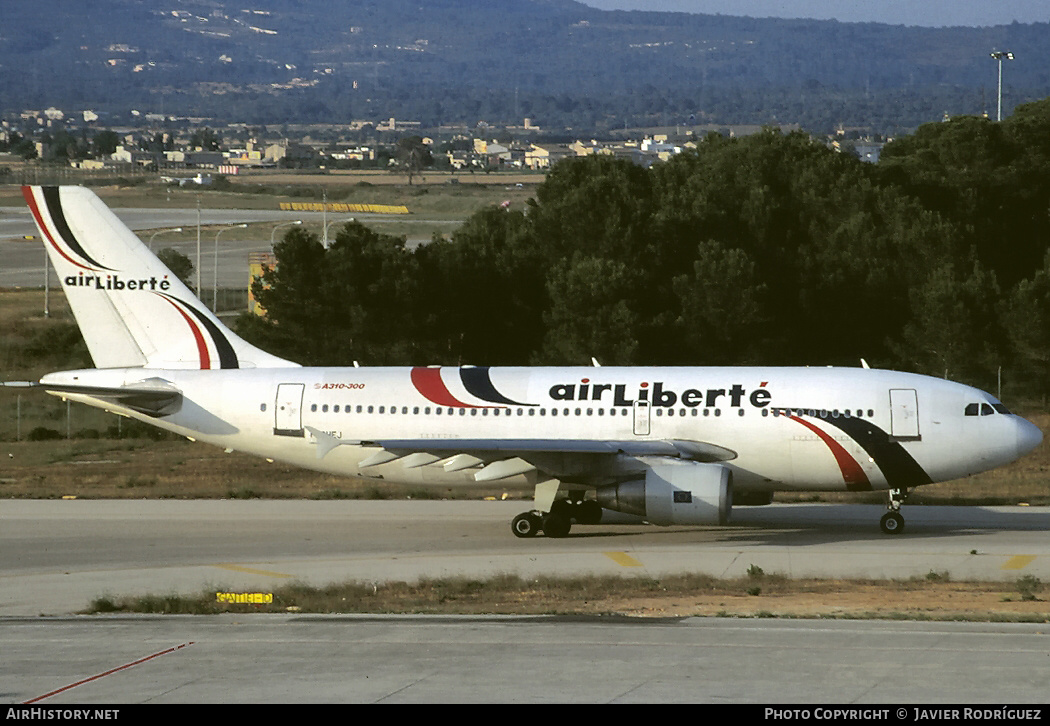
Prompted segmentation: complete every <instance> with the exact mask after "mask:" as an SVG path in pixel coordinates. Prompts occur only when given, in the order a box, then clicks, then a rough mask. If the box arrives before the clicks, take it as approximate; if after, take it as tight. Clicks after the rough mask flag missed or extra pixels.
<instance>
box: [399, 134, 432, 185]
mask: <svg viewBox="0 0 1050 726" xmlns="http://www.w3.org/2000/svg"><path fill="white" fill-rule="evenodd" d="M395 158H396V159H397V168H398V169H399V170H400V171H402V172H403V173H405V174H407V175H408V183H409V185H411V184H412V178H413V177H414V176H415V175H416V174H418V173H420V172H421V171H423V169H425V168H428V167H431V166H433V165H434V158H433V157H432V156H431V154H430V147H429V146H427V145H426V144H424V143H423V139H422V137H419V136H406V137H404V138H402V139H400V140H398V142H397V156H396V157H395Z"/></svg>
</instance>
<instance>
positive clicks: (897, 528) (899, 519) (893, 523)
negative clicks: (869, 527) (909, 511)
mask: <svg viewBox="0 0 1050 726" xmlns="http://www.w3.org/2000/svg"><path fill="white" fill-rule="evenodd" d="M908 494H909V492H908V490H907V489H890V490H889V497H890V503H889V505H887V506H888V508H889V510H890V511H888V512H886V513H885V514H884V515H882V519H881V520H879V527H880V528H881V529H882V531H883V533H884V534H900V533H901V532H903V531H904V516H903V515H902V514H901V511H900V510H901V505H902V504H904V501H905V500H906V499H907V498H908Z"/></svg>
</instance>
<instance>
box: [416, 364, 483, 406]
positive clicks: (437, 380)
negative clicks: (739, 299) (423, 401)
mask: <svg viewBox="0 0 1050 726" xmlns="http://www.w3.org/2000/svg"><path fill="white" fill-rule="evenodd" d="M412 385H414V386H415V387H416V390H417V391H419V392H420V393H422V394H423V395H424V396H425V397H426V398H427V400H428V401H431V402H432V403H436V404H437V405H439V406H456V407H459V408H482V407H481V406H472V405H470V404H469V403H463V402H462V401H460V400H459V399H457V398H456V397H455V396H453V395H452V393H451V392H450V391H449V390H448V388H447V387H446V386H445V382H444V381H443V380H441V369H440V368H413V369H412Z"/></svg>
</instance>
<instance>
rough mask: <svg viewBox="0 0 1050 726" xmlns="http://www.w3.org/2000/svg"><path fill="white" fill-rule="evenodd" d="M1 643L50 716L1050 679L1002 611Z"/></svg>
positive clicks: (467, 622) (266, 628)
mask: <svg viewBox="0 0 1050 726" xmlns="http://www.w3.org/2000/svg"><path fill="white" fill-rule="evenodd" d="M0 652H2V653H3V666H2V668H3V670H2V671H0V672H2V676H0V703H9V704H27V705H31V706H33V707H34V708H36V709H38V712H39V714H41V715H38V716H36V718H37V719H44V718H47V716H45V715H43V714H45V713H55V712H57V711H59V709H60V708H62V707H64V706H65V707H68V705H70V704H77V705H81V706H88V705H93V704H104V708H121V707H122V704H123V705H130V704H164V703H192V704H212V703H240V704H249V703H250V704H256V703H470V704H476V703H698V704H796V707H798V706H799V705H801V706H802V707H805V706H806V705H807V704H819V705H821V706H822V707H825V708H828V707H831V706H834V705H835V704H841V705H842V706H843V707H845V708H851V709H860V708H862V707H864V705H865V704H873V706H872V707H873V708H875V709H878V710H879V713H878V714H877V715H873V714H868V716H867V717H866V718H865V717H862V716H861V714H860V712H859V711H858V712H857V715H856V716H854V717H853V718H848V717H847V718H846V719H845V720H846V721H847V722H849V721H853V722H857V721H870V720H873V719H879V720H883V721H888V722H891V723H893V722H897V723H908V722H910V721H912V720H919V719H918V718H916V714H915V709H914V707H905V706H904V705H902V704H939V703H940V704H950V705H953V706H957V707H960V708H961V707H962V706H963V705H965V706H966V707H970V708H974V707H978V704H987V705H988V707H989V709H990V708H991V707H993V706H994V708H998V709H1004V708H1005V707H1007V706H1009V707H1012V708H1013V707H1016V706H1017V704H1045V703H1046V700H1047V697H1046V683H1047V679H1048V677H1050V657H1048V656H1050V630H1048V628H1047V626H1046V625H1045V624H1040V625H1034V624H1004V623H998V624H996V623H920V622H891V621H846V620H839V621H827V620H760V619H730V618H666V619H659V618H655V619H637V618H630V619H624V618H597V617H596V618H558V617H486V616H481V617H436V616H417V617H406V616H323V615H312V616H306V615H295V616H285V615H256V616H250V617H245V616H234V615H223V616H171V617H152V616H149V617H143V616H140V617H128V616H109V617H93V618H79V619H70V618H57V619H51V618H47V619H11V618H0ZM132 664H134V665H132ZM898 709H904V710H903V711H899V710H898ZM2 711H3V709H0V713H2ZM92 711H93V709H92ZM754 711H755V712H756V716H757V717H759V718H760V719H761V718H762V717H763V710H762V709H760V708H755V709H754ZM1012 712H1014V713H1016V712H1017V711H1012ZM12 713H14V714H19V713H27V714H28V713H30V709H29V708H22V707H20V706H14V707H11V708H10V709H9V710H8V715H7V718H12V717H15V718H17V717H18V716H17V715H16V716H11V714H12ZM723 713H724V712H719V714H720V715H722V714H723ZM134 715H142V714H141V712H140V710H138V709H133V710H131V711H130V712H129V711H128V710H127V709H125V710H124V711H123V712H122V713H119V714H117V717H118V718H128V717H134ZM24 718H30V716H29V715H26V716H24ZM927 718H929V716H927ZM978 718H981V717H980V716H979V717H978ZM1018 718H1019V717H1018ZM1044 718H1045V716H1044ZM983 719H986V720H989V721H994V722H997V723H1002V722H1003V720H1004V719H993V718H992V717H991V714H989V715H987V716H984V717H983ZM798 720H803V719H801V718H799V719H798ZM809 720H819V721H823V720H828V721H831V720H834V721H835V722H839V723H841V722H842V720H843V719H842V718H835V719H832V714H831V711H830V709H829V711H827V712H822V713H820V714H814V711H813V710H812V709H811V710H810V715H809ZM957 720H959V719H957Z"/></svg>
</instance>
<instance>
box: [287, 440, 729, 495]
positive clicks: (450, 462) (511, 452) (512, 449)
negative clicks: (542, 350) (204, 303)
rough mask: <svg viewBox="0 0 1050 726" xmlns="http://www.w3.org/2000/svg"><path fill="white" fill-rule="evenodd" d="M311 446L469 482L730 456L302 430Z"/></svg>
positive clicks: (633, 445)
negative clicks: (608, 461)
mask: <svg viewBox="0 0 1050 726" xmlns="http://www.w3.org/2000/svg"><path fill="white" fill-rule="evenodd" d="M306 429H307V430H308V431H309V432H310V433H311V434H313V436H314V438H315V439H316V440H317V456H318V458H324V457H325V456H327V454H328V453H329V452H330V451H332V449H334V448H336V447H337V446H341V445H347V444H352V445H357V446H365V447H375V448H376V451H375V453H373V454H372V455H371V456H369V457H368V458H366V459H365V460H364V461H362V462H361V464H360V465H359V466H360V468H362V469H366V468H368V467H370V466H378V465H379V464H386V463H390V462H393V461H400V462H401V463H402V465H403V466H404V467H405V468H413V467H417V466H426V465H429V464H435V463H437V462H442V464H441V465H442V466H443V468H444V469H445V471H447V472H453V471H461V470H464V469H469V468H477V469H478V470H477V471H476V472H475V473H474V479H475V480H476V481H479V482H484V481H498V480H499V479H504V478H506V477H510V476H514V475H517V474H523V473H526V472H528V471H531V470H534V469H537V470H540V471H543V472H544V473H546V474H549V475H550V476H552V477H559V478H560V477H564V476H566V473H567V472H572V471H575V470H580V471H590V470H593V464H594V463H595V458H594V457H602V456H606V457H613V456H618V455H625V456H665V457H669V458H676V459H687V460H690V461H699V462H718V461H729V460H730V459H734V458H736V452H735V451H732V450H730V449H726V448H724V447H721V446H717V445H715V444H710V443H706V442H703V441H689V440H684V439H657V440H638V441H635V440H626V441H613V440H597V439H377V440H360V441H347V440H344V439H338V438H336V437H334V436H331V435H330V434H327V433H325V432H323V431H320V430H318V429H315V428H313V427H311V426H307V427H306Z"/></svg>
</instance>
